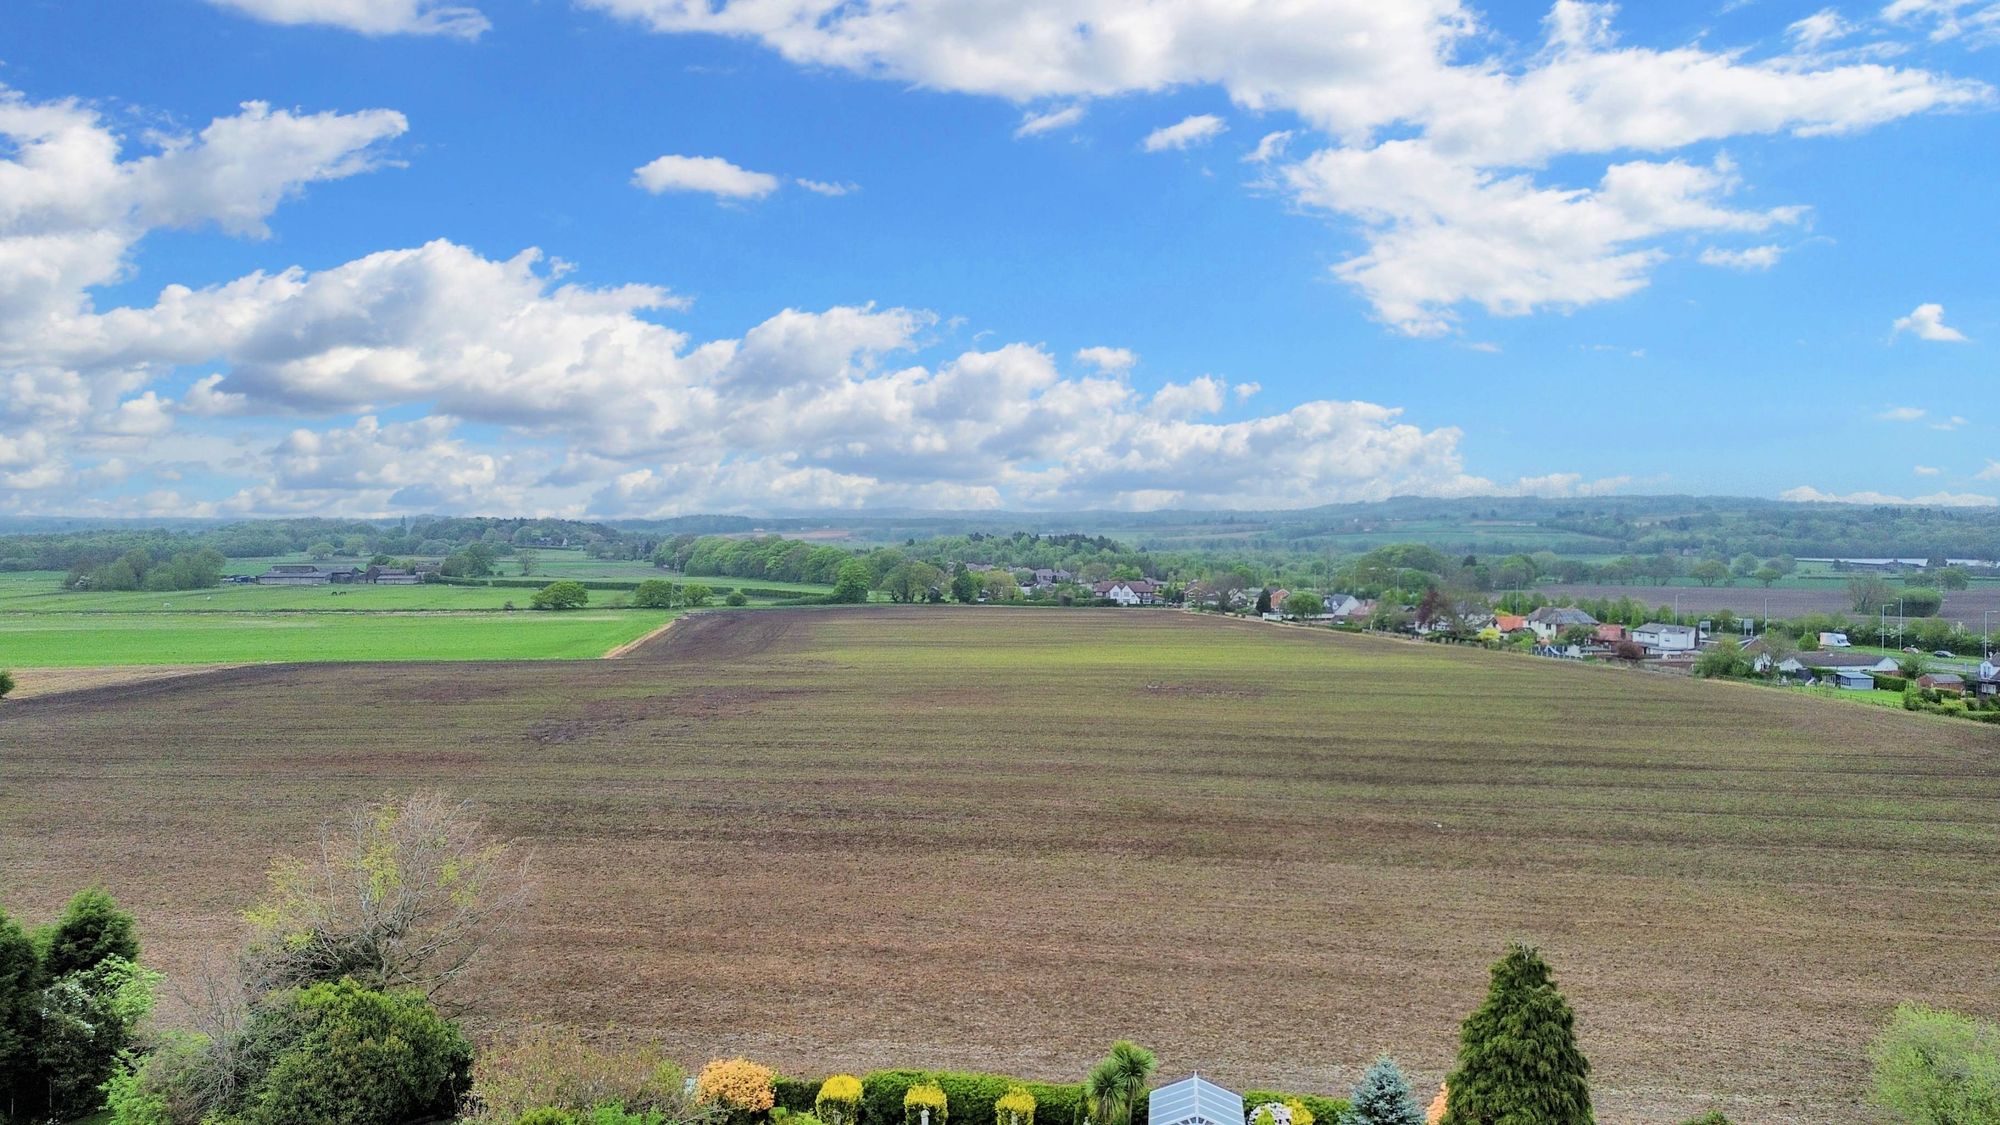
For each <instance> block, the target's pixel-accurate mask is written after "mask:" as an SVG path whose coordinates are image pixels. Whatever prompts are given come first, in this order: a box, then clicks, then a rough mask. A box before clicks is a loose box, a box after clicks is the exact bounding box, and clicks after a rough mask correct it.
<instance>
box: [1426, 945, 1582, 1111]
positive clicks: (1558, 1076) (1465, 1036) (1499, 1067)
mask: <svg viewBox="0 0 2000 1125" xmlns="http://www.w3.org/2000/svg"><path fill="white" fill-rule="evenodd" d="M1445 1084H1446V1086H1447V1087H1448V1088H1449V1089H1450V1090H1451V1094H1450V1097H1449V1099H1448V1105H1447V1107H1446V1110H1445V1116H1444V1125H1530V1123H1533V1125H1593V1121H1594V1117H1593V1115H1592V1112H1591V1107H1590V1063H1589V1062H1588V1060H1586V1059H1585V1058H1584V1057H1583V1052H1582V1051H1581V1050H1579V1049H1578V1048H1577V1045H1576V1016H1575V1014H1574V1013H1573V1012H1571V1011H1570V1006H1569V1001H1567V1000H1565V999H1563V996H1562V993H1561V992H1559V991H1557V989H1556V984H1555V979H1554V976H1553V974H1552V973H1551V972H1550V970H1549V966H1548V962H1546V961H1544V960H1542V957H1541V955H1540V954H1539V953H1537V952H1536V951H1535V950H1533V949H1531V948H1529V947H1527V946H1524V945H1520V944H1515V945H1512V946H1509V947H1508V949H1507V954H1506V956H1504V957H1502V958H1500V960H1498V961H1496V962H1494V964H1493V980H1492V983H1491V985H1490V986H1489V987H1488V989H1487V992H1486V1001H1485V1003H1483V1004H1481V1005H1480V1006H1479V1008H1478V1009H1477V1010H1476V1011H1474V1012H1473V1013H1472V1014H1471V1015H1469V1016H1467V1017H1466V1018H1465V1024H1464V1026H1463V1027H1462V1028H1461V1029H1460V1032H1459V1050H1458V1067H1457V1069H1455V1070H1453V1071H1452V1073H1451V1077H1449V1078H1448V1079H1446V1080H1445Z"/></svg>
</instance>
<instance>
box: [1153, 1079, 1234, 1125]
mask: <svg viewBox="0 0 2000 1125" xmlns="http://www.w3.org/2000/svg"><path fill="white" fill-rule="evenodd" d="M1146 1120H1147V1125H1183V1123H1186V1122H1206V1123H1207V1125H1236V1123H1237V1122H1240V1121H1242V1120H1243V1099H1242V1098H1241V1097H1238V1096H1237V1095H1236V1094H1234V1093H1232V1092H1230V1091H1228V1090H1225V1089H1223V1088H1222V1087H1220V1086H1217V1085H1216V1084H1215V1083H1213V1082H1210V1081H1209V1080H1208V1079H1206V1078H1203V1077H1202V1076H1201V1075H1199V1074H1196V1075H1193V1076H1192V1077H1189V1078H1183V1079H1181V1080H1180V1081H1179V1082H1176V1083H1174V1084H1173V1085H1171V1086H1162V1087H1160V1088H1159V1089H1157V1090H1154V1091H1153V1094H1152V1097H1151V1098H1150V1099H1149V1100H1148V1102H1147V1109H1146Z"/></svg>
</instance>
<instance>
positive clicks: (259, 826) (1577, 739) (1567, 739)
mask: <svg viewBox="0 0 2000 1125" xmlns="http://www.w3.org/2000/svg"><path fill="white" fill-rule="evenodd" d="M420 786H442V787H446V788H448V789H450V790H452V791H453V792H456V793H459V794H463V795H466V796H469V797H473V798H476V799H477V800H479V801H481V802H483V803H485V805H486V806H487V807H488V809H489V811H490V816H491V818H492V820H493V821H494V822H496V824H497V825H498V826H500V827H501V828H502V829H503V830H505V831H507V832H509V833H513V834H517V835H519V836H521V837H523V838H524V839H525V840H527V841H529V842H531V843H532V846H533V848H534V849H535V852H536V854H537V866H538V868H539V870H540V873H541V881H542V887H541V894H540V898H539V900H538V902H537V905H536V906H535V907H534V909H533V911H532V913H531V915H530V916H529V917H528V918H527V919H526V920H525V923H524V925H523V926H522V927H521V928H520V929H519V930H518V932H514V933H510V934H508V935H506V936H505V938H504V939H503V940H502V941H501V942H500V944H499V945H498V947H497V948H496V949H495V950H494V951H493V955H492V956H491V958H490V960H489V961H488V962H487V964H486V969H485V971H486V973H487V975H488V977H489V983H492V984H495V985H498V986H499V989H500V991H499V993H498V995H499V997H500V999H499V1001H498V1006H497V1007H496V1008H494V1009H493V1010H492V1011H490V1012H488V1013H487V1014H486V1017H485V1018H486V1020H487V1022H488V1023H489V1024H490V1023H492V1022H496V1021H499V1020H505V1019H513V1018H523V1019H541V1020H553V1021H560V1022H568V1023H572V1024H577V1025H580V1026H583V1027H587V1028H604V1027H607V1026H612V1025H615V1028H616V1030H615V1032H614V1034H627V1035H640V1036H647V1037H652V1038H656V1039H659V1040H662V1041H664V1042H665V1043H667V1044H668V1045H670V1046H671V1047H673V1048H674V1049H675V1050H676V1051H677V1052H678V1053H679V1054H681V1055H682V1056H683V1057H684V1058H685V1059H686V1060H687V1061H688V1062H690V1063H693V1064H696V1065H698V1064H699V1063H700V1062H701V1061H703V1060H704V1059H706V1058H708V1057H711V1056H717V1055H724V1054H735V1053H745V1054H748V1055H750V1056H752V1057H754V1058H758V1059H760V1060H763V1061H767V1062H770V1063H773V1064H776V1065H778V1066H779V1067H780V1068H782V1069H784V1070H785V1071H787V1072H789V1073H797V1074H805V1073H824V1072H828V1071H834V1070H846V1071H855V1072H859V1071H862V1070H865V1069H868V1068H871V1067H879V1066H889V1065H903V1066H920V1067H952V1068H961V1069H978V1070H993V1071H1001V1072H1010V1073H1014V1074H1018V1075H1022V1076H1027V1077H1036V1078H1046V1079H1066V1080H1067V1079H1074V1078H1075V1077H1077V1076H1079V1075H1080V1073H1081V1071H1082V1070H1083V1068H1084V1067H1085V1066H1086V1065H1087V1063H1089V1062H1090V1061H1091V1060H1093V1059H1094V1058H1095V1057H1096V1056H1097V1055H1099V1054H1101V1053H1102V1050H1103V1048H1104V1047H1105V1045H1106V1044H1108V1043H1109V1042H1110V1041H1111V1040H1112V1039H1114V1038H1116V1037H1119V1036H1131V1037H1133V1038H1136V1039H1138V1040H1140V1041H1141V1042H1144V1043H1146V1044H1148V1045H1150V1046H1152V1047H1154V1048H1155V1049H1157V1050H1158V1051H1159V1053H1160V1057H1161V1063H1162V1073H1163V1076H1169V1077H1171V1076H1179V1075H1181V1074H1184V1073H1186V1072H1187V1071H1189V1070H1193V1069H1196V1068H1199V1069H1200V1070H1201V1071H1202V1072H1203V1073H1204V1074H1208V1075H1211V1076H1213V1077H1215V1078H1217V1079H1219V1080H1222V1081H1224V1082H1231V1083H1236V1084H1239V1085H1249V1084H1255V1085H1258V1086H1263V1087H1276V1088H1290V1089H1299V1090H1314V1091H1321V1092H1326V1093H1343V1092H1344V1091H1345V1090H1346V1088H1347V1087H1348V1086H1349V1085H1350V1084H1351V1083H1352V1082H1353V1080H1354V1079H1355V1078H1356V1077H1357V1076H1358V1074H1359V1071H1360V1070H1361V1068H1362V1067H1364V1066H1365V1065H1366V1064H1367V1063H1368V1062H1369V1061H1370V1060H1371V1059H1372V1058H1373V1057H1374V1056H1375V1054H1376V1053H1377V1052H1379V1051H1384V1050H1387V1051H1392V1052H1394V1053H1395V1054H1396V1055H1397V1056H1398V1058H1399V1059H1401V1060H1402V1061H1403V1062H1404V1064H1405V1065H1406V1066H1407V1067H1408V1068H1409V1069H1410V1070H1411V1071H1413V1075H1414V1078H1415V1080H1416V1081H1417V1082H1418V1083H1419V1084H1420V1086H1421V1087H1422V1090H1421V1092H1422V1094H1423V1096H1424V1097H1425V1098H1426V1099H1427V1098H1428V1097H1429V1095H1430V1093H1431V1092H1433V1091H1434V1090H1435V1088H1436V1083H1437V1081H1438V1079H1439V1078H1440V1077H1442V1075H1443V1074H1444V1072H1445V1070H1446V1069H1447V1067H1448V1065H1449V1063H1450V1060H1451V1057H1452V1053H1453V1051H1454V1049H1455V1047H1456V1034H1457V1026H1458V1022H1459V1020H1460V1019H1461V1018H1462V1017H1463V1016H1464V1015H1465V1013H1466V1012H1467V1011H1469V1010H1470V1009H1471V1008H1472V1007H1473V1006H1474V1005H1476V1004H1477V1003H1478V1002H1479V1000H1480V998H1481V996H1482V995H1483V992H1484V989H1485V982H1486V967H1487V964H1488V963H1489V962H1490V961H1491V960H1492V959H1493V958H1494V957H1495V956H1497V955H1498V954H1499V953H1500V952H1501V950H1502V947H1503V946H1504V944H1505V943H1506V942H1507V941H1508V940H1509V939H1513V938H1518V939H1524V940H1527V941H1531V942H1534V943H1536V944H1538V945H1540V946H1541V947H1542V948H1543V950H1544V951H1545V953H1546V954H1547V955H1548V957H1549V958H1550V960H1551V961H1552V962H1553V963H1554V965H1555V966H1556V969H1557V972H1558V974H1559V977H1560V980H1561V982H1562V984H1563V986H1564V988H1565V990H1566V991H1567V993H1568V995H1569V996H1570V999H1571V1001H1572V1002H1573V1004H1574V1005H1575V1007H1576V1009H1577V1013H1578V1024H1579V1028H1580V1034H1581V1037H1582V1042H1583V1045H1584V1048H1585V1050H1586V1051H1587V1053H1588V1054H1589V1056H1590V1058H1591V1060H1592V1062H1593V1064H1594V1067H1595V1090H1596V1097H1597V1100H1598V1105H1599V1111H1600V1112H1599V1117H1600V1120H1604V1121H1607V1122H1674V1121H1679V1120H1681V1119H1683V1118H1685V1117H1688V1116H1691V1115H1693V1114H1694V1113H1695V1112H1697V1111H1700V1110H1702V1109H1704V1108H1707V1107H1708V1106H1710V1105H1718V1106H1720V1107H1722V1108H1724V1109H1726V1110H1727V1111H1728V1112H1729V1114H1730V1116H1731V1118H1732V1119H1735V1120H1742V1121H1748V1122H1758V1123H1770V1122H1860V1121H1866V1120H1872V1119H1873V1115H1872V1114H1871V1113H1869V1112H1868V1111H1867V1109H1866V1108H1865V1104H1864V1102H1863V1096H1864V1087H1865V1077H1866V1070H1867V1065H1866V1061H1865V1044H1866V1043H1867V1041H1868V1039H1869V1037H1870V1036H1871V1035H1872V1034H1873V1032H1874V1030H1875V1029H1876V1028H1877V1027H1878V1026H1879V1025H1880V1024H1881V1023H1882V1021H1883V1020H1884V1018H1885V1017H1886V1016H1887V1014H1888V1012H1889V1010H1890V1009H1891V1007H1892V1006H1893V1005H1894V1004H1896V1003H1897V1002H1898V1001H1901V1000H1915V1001H1922V1002H1927V1003H1931V1004H1936V1005H1945V1006H1953V1007H1959V1008H1963V1009H1967V1010H1970V1011H1973V1012H1978V1013H1981V1014H1984V1015H1987V1016H1995V1015H2000V735H1996V732H1995V731H1993V730H1992V729H1990V728H1985V727H1981V726H1978V725H1975V724H1972V723H1967V722H1963V721H1951V720H1944V719H1938V718H1933V717H1928V716H1916V715H1907V714H1904V713H1901V712H1893V711H1887V710H1882V711H1880V712H1879V713H1878V712H1877V711H1876V709H1873V708H1862V707H1844V706H1837V705H1833V704H1829V703H1824V702H1820V701H1815V700H1811V699H1806V698H1800V697H1797V696H1793V695H1784V694H1779V693H1776V692H1771V691H1766V690H1761V689H1756V688H1749V687H1740V686H1730V685H1720V684H1708V683H1699V682H1694V681H1687V680H1679V679H1674V678H1670V677H1665V676H1657V675H1647V674H1642V673H1634V672H1622V671H1615V670H1611V669H1600V668H1588V667H1578V666H1570V665H1563V664H1558V663H1555V662H1549V661H1542V660H1537V659H1534V658H1530V657H1524V656H1516V655H1510V654H1494V653H1483V652H1472V651H1459V650H1453V649H1446V648H1442V647H1437V646H1422V645H1414V644H1406V643H1400V642H1395V641H1387V640H1378V639H1371V638H1360V637H1347V636H1336V635H1332V634H1328V633H1324V632H1309V631H1306V630H1300V629H1292V628H1283V627H1275V626H1266V625H1261V624H1256V623H1247V622H1224V621H1219V620H1215V619H1210V618H1203V617H1197V616H1192V615H1186V614H1179V613H1171V612H1166V611H1145V610H1131V611H1122V612H1121V611H1115V610H1113V611H1062V610H1046V611H1037V610H1022V611H1003V610H983V609H966V610H948V609H891V608H887V607H875V608H869V609H865V610H859V611H753V612H736V613H717V614H707V615H697V616H694V617H691V618H688V619H686V620H683V621H682V622H680V623H679V624H677V625H675V626H674V628H673V629H672V630H670V631H669V632H667V633H666V634H665V635H663V636H661V637H660V638H658V639H656V640H655V641H652V642H650V643H649V644H648V645H646V646H644V647H642V648H641V649H640V650H639V651H638V652H636V653H634V654H633V655H632V656H630V657H628V658H626V659H623V660H617V661H588V662H578V663H574V664H552V663H534V664H480V665H465V664H456V665H447V664H439V665H421V664H419V665H411V664H398V665H355V664H343V665H324V666H291V667H256V668H242V669H235V670H231V671H224V672H218V673H214V674H209V675H200V676H192V677H183V678H178V679H171V680H165V681H160V682H157V683H152V684H142V685H123V686H120V687H118V688H115V689H109V688H107V689H103V690H102V691H98V692H89V691H85V692H77V693H72V694H69V695H61V696H48V697H43V698H40V699H32V700H26V701H22V702H17V703H9V704H6V705H5V706H3V707H0V895H4V898H5V900H6V903H7V906H8V908H9V910H10V911H12V912H14V913H15V914H16V915H17V916H19V915H25V916H27V917H28V918H30V919H32V920H39V919H44V918H46V917H48V916H50V915H51V914H52V912H53V911H54V910H56V909H57V908H58V906H59V904H60V903H61V901H62V899H63V898H64V897H66V896H67V895H68V894H69V893H71V892H72V891H73V890H74V889H76V888H77V887H79V886H81V885H83V884H86V883H89V882H90V881H93V880H102V881H103V882H104V883H105V884H106V885H107V886H108V887H109V888H110V889H111V890H112V892H113V893H115V894H116V895H117V896H118V897H119V898H120V899H121V900H123V901H124V902H126V903H127V904H129V905H130V906H132V907H134V908H136V909H137V911H138V912H139V914H140V917H141V920H142V924H143V926H144V935H145V938H146V941H147V949H148V956H149V958H150V959H151V960H153V961H154V963H155V964H156V965H158V966H160V967H162V968H164V969H166V970H168V971H169V972H173V973H185V972H186V971H187V970H189V969H190V968H191V967H192V966H193V965H195V964H196V963H197V962H198V961H200V960H201V959H202V958H203V957H204V956H205V955H209V954H211V953H212V952H214V951H221V950H227V949H228V948H229V946H230V944H231V943H232V942H233V941H234V940H236V937H237V922H236V919H237V918H238V917H239V915H240V912H241V911H242V910H243V909H244V908H245V907H246V906H248V905H249V904H250V903H251V901H252V900H253V899H254V898H255V896H256V895H257V893H258V889H259V886H260V882H261V879H262V875H263V872H264V870H265V867H266V865H267V864H268V862H269V861H270V860H271V859H272V857H274V856H276V855H279V854H281V853H286V852H291V851H297V850H301V849H303V848H305V847H306V846H307V845H308V844H309V843H310V841H311V840H312V839H313V837H314V834H315V831H316V826H317V825H318V824H319V823H320V822H321V821H322V820H324V819H326V818H328V817H330V816H332V815H333V814H335V813H336V812H337V811H338V810H340V809H341V808H343V807H344V806H346V805H348V804H350V803H352V802H355V801H357V800H361V799H365V798H371V797H376V796H380V795H382V794H383V793H385V792H390V791H402V790H407V789H410V788H414V787H420Z"/></svg>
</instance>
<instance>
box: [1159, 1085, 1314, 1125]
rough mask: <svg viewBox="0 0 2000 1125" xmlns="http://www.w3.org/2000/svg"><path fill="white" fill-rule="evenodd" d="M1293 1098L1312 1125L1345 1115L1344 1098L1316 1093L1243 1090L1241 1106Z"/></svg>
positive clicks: (1253, 1106)
mask: <svg viewBox="0 0 2000 1125" xmlns="http://www.w3.org/2000/svg"><path fill="white" fill-rule="evenodd" d="M1293 1099H1297V1101H1298V1103H1299V1104H1300V1105H1302V1106H1305V1107H1306V1108H1307V1109H1308V1110H1311V1111H1312V1115H1313V1125H1340V1120H1341V1118H1343V1117H1346V1116H1347V1109H1348V1103H1347V1099H1346V1098H1325V1097H1321V1096H1320V1095H1318V1094H1287V1093H1284V1092H1282V1091H1279V1090H1245V1091H1243V1108H1244V1110H1246V1111H1248V1110H1251V1109H1254V1108H1256V1107H1257V1106H1260V1105H1263V1104H1264V1103H1265V1102H1285V1101H1291V1100H1293ZM1134 1120H1136V1118H1135V1119H1134Z"/></svg>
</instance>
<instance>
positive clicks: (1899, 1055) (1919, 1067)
mask: <svg viewBox="0 0 2000 1125" xmlns="http://www.w3.org/2000/svg"><path fill="white" fill-rule="evenodd" d="M1868 1053H1869V1057H1870V1058H1871V1059H1872V1060H1873V1061H1874V1064H1875V1067H1874V1078H1875V1090H1874V1095H1875V1101H1876V1102H1877V1103H1878V1104H1879V1105H1881V1106H1882V1108H1884V1109H1886V1110H1888V1111H1889V1112H1891V1113H1893V1114H1895V1115H1896V1117H1897V1120H1899V1121H1902V1122H1906V1123H1907V1125H1974V1123H1982V1125H1983V1123H1985V1122H1992V1121H2000V1025H1996V1024H1993V1023H1991V1022H1989V1021H1986V1020H1979V1019H1973V1018H1972V1017H1970V1016H1963V1015H1959V1014H1958V1013H1956V1012H1944V1011H1938V1010H1935V1009H1932V1008H1925V1007H1921V1006H1917V1005H1910V1004H1906V1005H1903V1006H1902V1007H1899V1008H1897V1009H1896V1013H1895V1015H1893V1016H1891V1017H1890V1019H1889V1026H1888V1027H1887V1028H1885V1029H1884V1030H1883V1032H1882V1034H1881V1035H1880V1036H1879V1037H1877V1038H1876V1040H1875V1042H1874V1044H1873V1045H1872V1046H1871V1047H1870V1048H1869V1052H1868Z"/></svg>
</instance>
